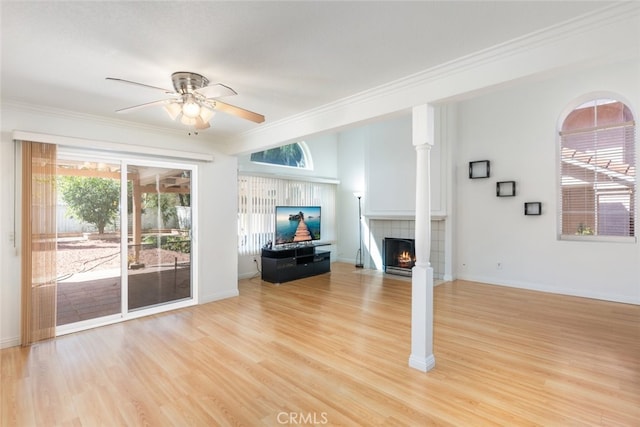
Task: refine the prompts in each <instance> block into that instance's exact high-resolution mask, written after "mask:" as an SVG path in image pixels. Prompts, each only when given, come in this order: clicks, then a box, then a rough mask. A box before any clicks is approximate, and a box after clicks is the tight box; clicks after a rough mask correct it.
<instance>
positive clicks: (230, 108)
mask: <svg viewBox="0 0 640 427" xmlns="http://www.w3.org/2000/svg"><path fill="white" fill-rule="evenodd" d="M207 101H208V102H209V103H210V104H211V105H212V106H213V108H214V109H215V110H218V111H222V112H223V113H227V114H233V115H234V116H238V117H242V118H243V119H247V120H251V121H252V122H256V123H262V122H264V116H263V115H262V114H258V113H254V112H253V111H249V110H245V109H244V108H240V107H236V106H235V105H231V104H226V103H224V102H221V101H218V100H217V99H207Z"/></svg>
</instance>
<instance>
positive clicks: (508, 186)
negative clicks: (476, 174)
mask: <svg viewBox="0 0 640 427" xmlns="http://www.w3.org/2000/svg"><path fill="white" fill-rule="evenodd" d="M515 195H516V182H515V181H499V182H497V183H496V196H498V197H514V196H515Z"/></svg>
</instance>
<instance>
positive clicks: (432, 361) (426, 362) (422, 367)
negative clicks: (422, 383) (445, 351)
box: [409, 354, 436, 372]
mask: <svg viewBox="0 0 640 427" xmlns="http://www.w3.org/2000/svg"><path fill="white" fill-rule="evenodd" d="M435 366H436V358H435V356H434V355H433V354H432V355H430V356H427V357H420V356H414V355H411V356H409V367H411V368H413V369H417V370H419V371H422V372H427V371H430V370H432V369H433V368H435Z"/></svg>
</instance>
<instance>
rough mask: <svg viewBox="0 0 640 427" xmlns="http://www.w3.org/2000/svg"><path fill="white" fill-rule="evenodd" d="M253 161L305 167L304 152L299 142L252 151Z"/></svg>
mask: <svg viewBox="0 0 640 427" xmlns="http://www.w3.org/2000/svg"><path fill="white" fill-rule="evenodd" d="M251 161H253V162H260V163H271V164H275V165H283V166H296V167H305V164H304V154H303V152H302V149H301V148H300V145H299V144H298V143H293V144H289V145H283V146H281V147H276V148H270V149H268V150H265V151H259V152H257V153H252V154H251Z"/></svg>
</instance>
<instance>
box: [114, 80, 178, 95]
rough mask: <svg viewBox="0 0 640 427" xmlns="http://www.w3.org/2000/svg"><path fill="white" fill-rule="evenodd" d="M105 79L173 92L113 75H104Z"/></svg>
mask: <svg viewBox="0 0 640 427" xmlns="http://www.w3.org/2000/svg"><path fill="white" fill-rule="evenodd" d="M105 79H106V80H113V81H114V82H121V83H129V84H131V85H136V86H142V87H148V88H150V89H156V90H161V91H163V92H165V93H175V92H174V91H172V90H169V89H164V88H161V87H157V86H151V85H147V84H144V83H138V82H132V81H131V80H124V79H118V78H115V77H106V78H105Z"/></svg>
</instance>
